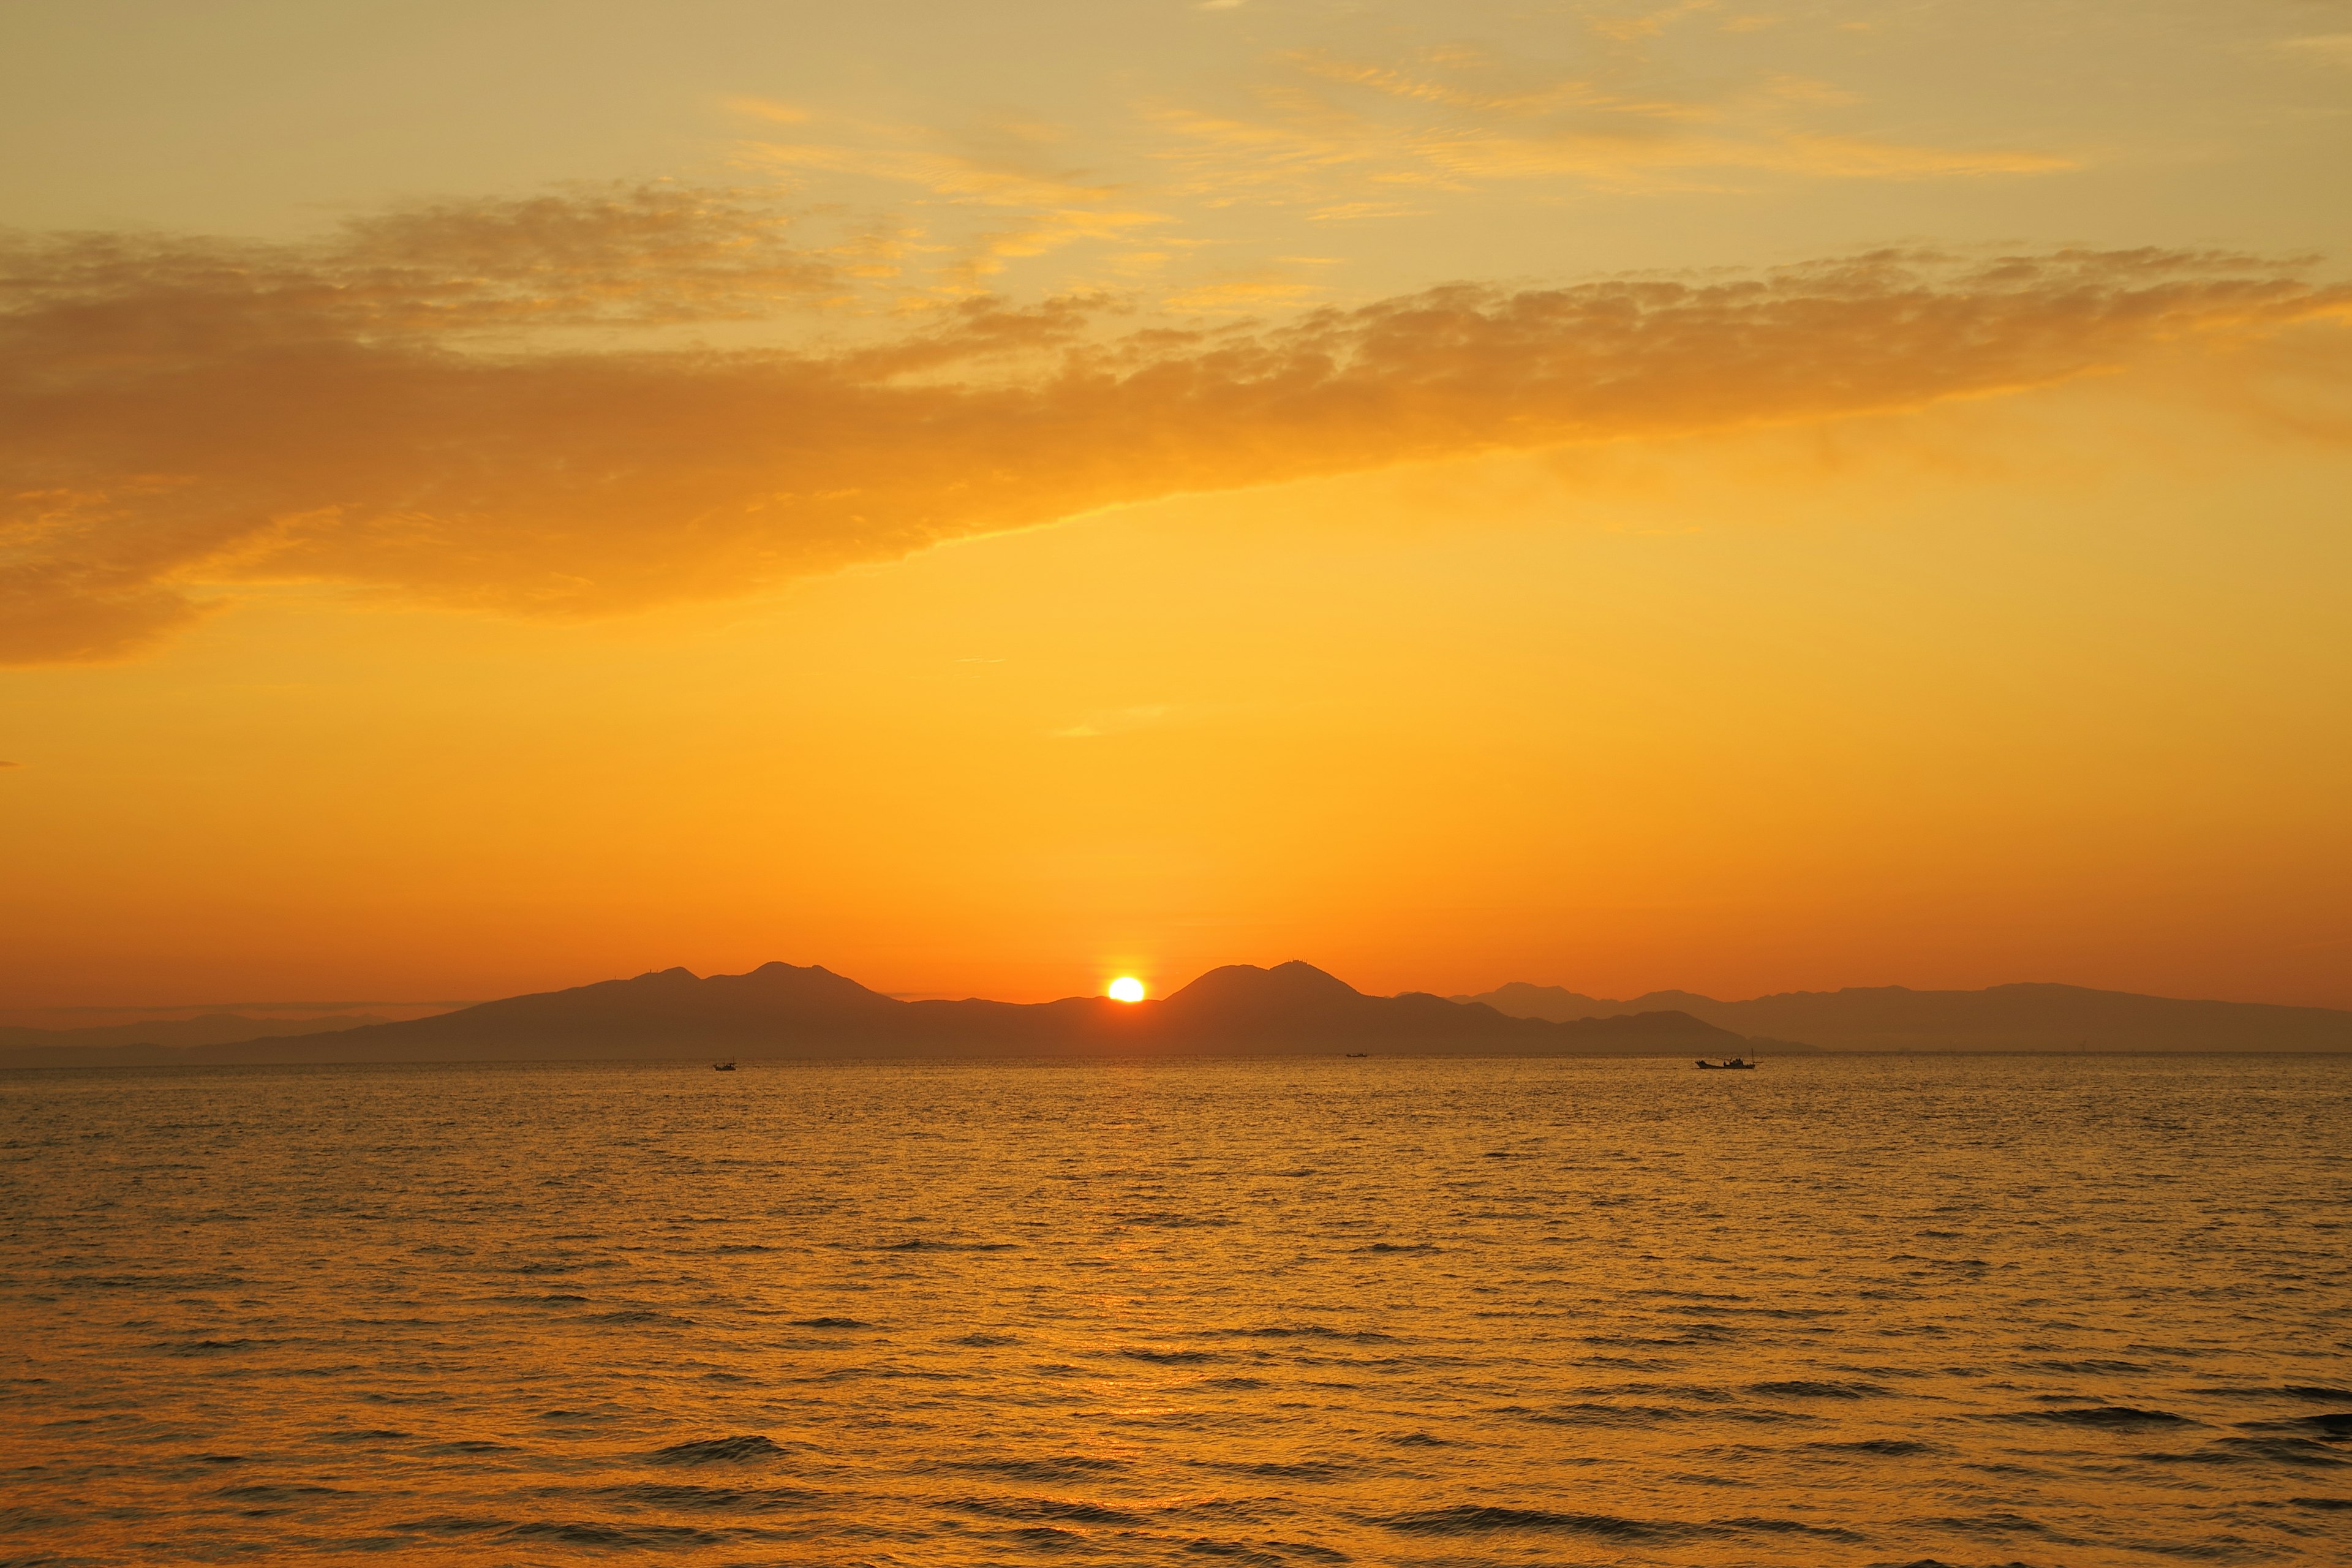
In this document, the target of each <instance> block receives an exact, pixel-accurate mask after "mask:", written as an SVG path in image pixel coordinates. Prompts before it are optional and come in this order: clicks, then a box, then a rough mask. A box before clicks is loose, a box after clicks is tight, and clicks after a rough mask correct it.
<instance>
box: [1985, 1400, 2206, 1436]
mask: <svg viewBox="0 0 2352 1568" xmlns="http://www.w3.org/2000/svg"><path fill="white" fill-rule="evenodd" d="M1993 1419H1994V1420H1997V1421H2047V1422H2052V1423H2054V1424H2056V1425H2059V1426H2093V1427H2099V1428H2102V1429H2105V1430H2106V1431H2111V1432H2146V1431H2150V1430H2156V1429H2161V1428H2165V1427H2172V1426H2195V1425H2196V1423H2195V1422H2193V1421H2191V1420H2189V1418H2188V1417H2187V1416H2185V1415H2173V1414H2172V1413H2171V1412H2170V1411H2168V1410H2137V1409H2134V1408H2133V1407H2132V1406H2130V1405H2084V1406H2077V1407H2075V1408H2074V1409H2071V1410H2020V1411H2015V1412H2012V1413H2011V1414H2009V1415H1997V1416H1995V1417H1993Z"/></svg>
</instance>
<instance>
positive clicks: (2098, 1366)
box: [2018, 1361, 2148, 1373]
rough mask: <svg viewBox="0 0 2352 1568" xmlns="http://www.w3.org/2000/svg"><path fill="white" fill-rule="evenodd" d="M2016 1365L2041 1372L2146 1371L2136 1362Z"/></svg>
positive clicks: (2057, 1362) (2059, 1362)
mask: <svg viewBox="0 0 2352 1568" xmlns="http://www.w3.org/2000/svg"><path fill="white" fill-rule="evenodd" d="M2018 1364H2020V1365H2021V1366H2030V1367H2032V1368H2035V1369H2036V1370H2038V1371H2042V1372H2072V1373H2101V1372H2146V1371H2147V1370H2148V1368H2147V1366H2145V1365H2143V1364H2142V1363H2139V1362H2136V1361H2029V1362H2021V1363H2018Z"/></svg>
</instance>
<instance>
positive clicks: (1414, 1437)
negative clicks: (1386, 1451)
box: [1381, 1432, 1460, 1448]
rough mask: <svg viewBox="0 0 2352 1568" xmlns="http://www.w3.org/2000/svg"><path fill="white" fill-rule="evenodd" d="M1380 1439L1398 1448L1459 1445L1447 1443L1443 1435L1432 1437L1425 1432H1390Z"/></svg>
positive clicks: (1450, 1446)
mask: <svg viewBox="0 0 2352 1568" xmlns="http://www.w3.org/2000/svg"><path fill="white" fill-rule="evenodd" d="M1381 1442H1383V1443H1390V1444H1393V1445H1395V1446H1396V1447H1400V1448H1454V1447H1460V1445H1459V1444H1456V1443H1449V1442H1447V1441H1446V1440H1445V1439H1444V1438H1443V1437H1433V1436H1430V1435H1429V1434H1428V1433H1426V1432H1391V1433H1390V1434H1389V1435H1388V1436H1384V1437H1382V1438H1381Z"/></svg>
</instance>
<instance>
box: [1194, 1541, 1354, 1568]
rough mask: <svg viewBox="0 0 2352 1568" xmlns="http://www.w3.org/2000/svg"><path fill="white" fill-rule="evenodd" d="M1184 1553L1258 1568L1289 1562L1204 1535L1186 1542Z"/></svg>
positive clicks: (1273, 1567) (1277, 1554)
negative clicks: (1217, 1558) (1257, 1567)
mask: <svg viewBox="0 0 2352 1568" xmlns="http://www.w3.org/2000/svg"><path fill="white" fill-rule="evenodd" d="M1184 1551H1185V1553H1186V1555H1188V1556H1192V1557H1222V1558H1223V1559H1224V1560H1225V1561H1227V1562H1229V1563H1255V1564H1259V1565H1260V1568H1286V1565H1287V1564H1288V1563H1289V1561H1290V1559H1288V1558H1287V1557H1285V1556H1283V1555H1282V1554H1281V1553H1280V1552H1267V1551H1264V1550H1262V1549H1260V1548H1258V1547H1255V1546H1252V1545H1250V1544H1249V1543H1248V1542H1242V1541H1213V1540H1211V1539H1210V1538H1209V1537H1207V1536H1205V1535H1202V1536H1196V1537H1194V1538H1193V1539H1192V1540H1191V1541H1188V1542H1185V1543H1184ZM1339 1561H1342V1562H1344V1561H1346V1559H1344V1558H1342V1559H1340V1560H1339Z"/></svg>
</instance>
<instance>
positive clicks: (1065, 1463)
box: [916, 1454, 1129, 1481]
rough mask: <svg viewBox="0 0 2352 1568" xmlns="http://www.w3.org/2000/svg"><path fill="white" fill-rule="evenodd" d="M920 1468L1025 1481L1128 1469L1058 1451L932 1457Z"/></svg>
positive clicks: (1113, 1462)
mask: <svg viewBox="0 0 2352 1568" xmlns="http://www.w3.org/2000/svg"><path fill="white" fill-rule="evenodd" d="M916 1468H918V1469H921V1470H961V1471H965V1472H967V1473H970V1474H974V1475H985V1476H1007V1477H1010V1478H1012V1479H1014V1480H1023V1481H1062V1480H1067V1479H1070V1478H1071V1477H1072V1476H1083V1475H1095V1474H1099V1473H1101V1472H1104V1471H1114V1470H1124V1469H1127V1468H1129V1465H1128V1462H1127V1461H1126V1460H1125V1459H1098V1458H1092V1457H1090V1456H1087V1455H1084V1454H1056V1455H1054V1456H1052V1457H1051V1458H1043V1459H932V1460H929V1461H927V1462H926V1463H924V1464H922V1465H919V1466H917V1467H916Z"/></svg>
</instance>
